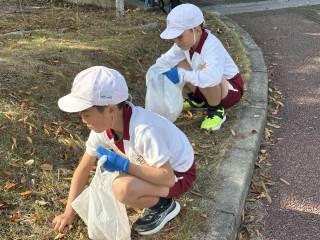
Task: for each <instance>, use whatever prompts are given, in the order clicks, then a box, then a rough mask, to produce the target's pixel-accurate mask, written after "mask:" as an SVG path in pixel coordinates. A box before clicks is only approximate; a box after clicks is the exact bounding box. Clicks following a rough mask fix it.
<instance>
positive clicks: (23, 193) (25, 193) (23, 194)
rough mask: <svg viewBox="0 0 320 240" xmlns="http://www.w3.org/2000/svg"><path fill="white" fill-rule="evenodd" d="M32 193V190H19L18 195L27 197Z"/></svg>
mask: <svg viewBox="0 0 320 240" xmlns="http://www.w3.org/2000/svg"><path fill="white" fill-rule="evenodd" d="M31 194H32V191H30V190H29V191H25V192H21V193H19V195H20V196H23V197H28V196H30V195H31Z"/></svg>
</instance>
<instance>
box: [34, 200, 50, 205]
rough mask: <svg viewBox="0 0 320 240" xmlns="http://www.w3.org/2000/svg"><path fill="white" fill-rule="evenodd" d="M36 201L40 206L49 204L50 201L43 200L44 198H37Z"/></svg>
mask: <svg viewBox="0 0 320 240" xmlns="http://www.w3.org/2000/svg"><path fill="white" fill-rule="evenodd" d="M35 203H36V204H38V205H40V206H45V205H47V204H49V203H48V202H46V201H43V200H36V201H35Z"/></svg>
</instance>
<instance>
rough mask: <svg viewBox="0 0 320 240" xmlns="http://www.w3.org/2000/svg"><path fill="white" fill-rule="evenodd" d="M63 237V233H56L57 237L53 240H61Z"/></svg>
mask: <svg viewBox="0 0 320 240" xmlns="http://www.w3.org/2000/svg"><path fill="white" fill-rule="evenodd" d="M64 236H65V235H64V234H63V233H58V235H57V236H56V237H55V238H54V240H56V239H62V238H63V237H64Z"/></svg>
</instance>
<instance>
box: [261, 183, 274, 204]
mask: <svg viewBox="0 0 320 240" xmlns="http://www.w3.org/2000/svg"><path fill="white" fill-rule="evenodd" d="M261 185H262V188H263V189H264V191H265V196H266V198H267V200H268V202H269V203H272V199H271V197H270V195H269V193H268V190H267V187H266V185H265V184H264V182H263V181H261Z"/></svg>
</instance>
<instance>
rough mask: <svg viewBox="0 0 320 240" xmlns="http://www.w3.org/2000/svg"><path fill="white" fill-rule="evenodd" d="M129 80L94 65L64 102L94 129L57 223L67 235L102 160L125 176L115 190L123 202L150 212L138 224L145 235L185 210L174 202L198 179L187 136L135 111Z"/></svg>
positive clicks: (140, 110) (159, 119)
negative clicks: (74, 203) (78, 200)
mask: <svg viewBox="0 0 320 240" xmlns="http://www.w3.org/2000/svg"><path fill="white" fill-rule="evenodd" d="M127 99H128V87H127V84H126V81H125V79H124V77H123V76H122V75H121V74H120V73H119V72H118V71H116V70H113V69H110V68H107V67H102V66H94V67H91V68H88V69H85V70H83V71H81V72H80V73H79V74H78V75H77V76H76V77H75V79H74V81H73V85H72V89H71V93H70V94H68V95H66V96H64V97H62V98H60V99H59V101H58V105H59V107H60V109H61V110H63V111H65V112H71V113H73V112H78V113H80V116H81V118H82V121H83V123H84V124H86V125H87V127H88V128H89V129H91V133H90V135H89V138H88V140H87V142H86V151H85V153H84V155H83V156H82V159H81V161H80V163H79V165H78V167H77V168H76V170H75V172H74V175H73V178H72V181H71V186H70V191H69V197H68V201H67V205H66V208H65V211H64V213H63V214H61V215H58V216H56V217H55V218H54V220H53V225H54V229H55V230H56V231H59V232H62V231H64V230H65V229H66V226H68V225H69V224H71V223H72V221H73V219H74V217H75V214H76V213H75V211H74V210H73V209H72V206H71V203H72V201H73V200H74V199H75V198H76V197H77V196H78V195H79V194H80V193H81V192H82V191H83V190H84V188H85V185H86V183H87V181H88V176H89V173H90V170H92V168H93V167H94V166H95V165H96V161H97V158H99V159H100V158H102V157H106V159H107V160H106V161H105V162H104V163H103V165H102V166H103V167H104V168H105V169H106V170H107V171H110V172H114V171H119V172H120V173H121V174H120V175H119V176H118V177H117V178H116V179H115V180H114V182H113V185H112V191H113V193H114V195H115V197H116V198H117V199H118V200H119V201H121V202H122V203H124V204H126V205H129V206H131V207H134V208H144V213H143V215H142V216H141V217H140V218H139V219H138V220H137V221H136V222H135V223H134V224H133V228H134V230H135V231H137V232H138V233H139V234H141V235H148V234H153V233H156V232H158V231H159V230H160V229H161V228H163V226H164V225H165V224H166V223H167V222H168V221H170V220H171V219H173V218H174V217H176V215H177V214H178V213H179V211H180V205H179V203H178V202H177V201H176V200H174V198H176V197H179V196H180V195H182V194H183V193H185V192H187V191H188V190H189V189H190V188H191V186H192V183H193V181H194V180H195V178H196V169H195V163H194V154H193V149H192V146H191V144H190V142H189V141H188V139H187V137H186V136H185V134H184V133H183V132H182V131H181V130H180V129H178V128H177V127H176V126H175V125H174V124H173V123H171V122H170V121H169V120H167V119H165V118H163V117H161V116H160V115H157V114H155V113H152V112H149V111H147V110H145V109H143V108H141V107H137V106H134V105H133V104H132V103H131V102H128V101H127Z"/></svg>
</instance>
